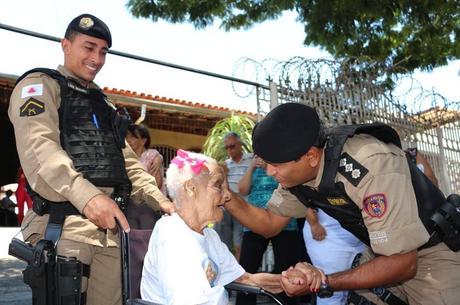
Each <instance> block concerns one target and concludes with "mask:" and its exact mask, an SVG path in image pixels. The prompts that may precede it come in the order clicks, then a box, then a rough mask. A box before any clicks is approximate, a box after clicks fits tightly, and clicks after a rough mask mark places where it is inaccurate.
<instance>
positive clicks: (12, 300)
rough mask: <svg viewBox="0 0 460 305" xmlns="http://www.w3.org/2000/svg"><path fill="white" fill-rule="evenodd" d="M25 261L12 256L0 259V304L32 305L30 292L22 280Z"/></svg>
mask: <svg viewBox="0 0 460 305" xmlns="http://www.w3.org/2000/svg"><path fill="white" fill-rule="evenodd" d="M25 268H26V263H24V262H22V261H20V260H17V259H14V258H11V259H9V258H2V259H0V305H32V293H31V291H30V288H29V286H27V285H26V284H24V282H23V281H22V270H24V269H25Z"/></svg>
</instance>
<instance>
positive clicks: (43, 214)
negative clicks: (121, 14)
mask: <svg viewBox="0 0 460 305" xmlns="http://www.w3.org/2000/svg"><path fill="white" fill-rule="evenodd" d="M111 45H112V38H111V34H110V31H109V28H108V27H107V25H106V24H105V23H104V22H102V21H101V20H99V19H98V18H96V17H95V16H92V15H89V14H83V15H81V16H78V17H76V18H75V19H73V20H72V21H71V22H70V24H69V26H68V28H67V30H66V32H65V38H64V39H62V41H61V46H62V50H63V52H64V65H63V66H59V67H58V68H57V70H51V69H43V68H38V69H34V70H31V71H29V72H26V73H25V74H24V75H23V76H21V77H20V78H19V80H18V83H17V85H16V87H15V89H14V91H13V94H12V96H11V101H10V106H9V112H8V113H9V117H10V119H11V122H12V123H13V125H14V130H15V136H16V143H17V149H18V153H19V157H20V161H21V166H22V168H23V169H24V173H25V175H26V177H27V180H28V183H29V185H30V191H31V193H32V198H33V200H34V206H33V211H31V210H29V212H28V214H27V215H26V217H25V219H24V222H23V224H22V229H23V235H24V240H26V241H27V242H30V243H31V244H32V245H37V244H38V245H37V247H38V248H39V249H35V250H34V251H35V252H34V253H35V254H36V253H38V256H37V257H32V260H31V265H33V266H32V267H37V266H39V265H40V261H43V257H40V255H42V254H43V253H48V254H49V253H50V252H52V251H53V250H54V249H53V245H54V244H53V243H51V246H50V244H49V242H48V243H43V240H51V241H53V242H57V245H56V249H55V251H56V253H57V256H56V259H57V261H56V262H51V263H53V264H54V263H55V264H56V266H54V267H55V269H56V270H57V271H56V274H55V275H49V277H51V278H53V277H54V276H56V278H55V279H54V280H51V282H52V283H51V284H52V288H53V289H51V293H55V294H56V297H54V296H53V297H50V296H49V295H48V296H47V297H42V295H41V294H43V293H44V292H43V291H38V290H39V289H36V290H35V291H34V287H40V285H41V283H43V281H46V280H47V279H44V278H43V272H40V270H39V269H37V268H36V269H33V268H32V271H31V272H29V273H28V275H27V280H28V281H29V282H32V283H31V286H32V290H33V297H34V304H41V303H38V300H48V302H50V301H49V300H52V301H53V302H54V304H78V305H79V304H85V303H86V304H90V305H101V304H121V267H120V250H119V249H118V248H117V243H118V242H117V241H118V238H117V235H116V232H115V231H114V230H109V229H114V228H115V225H116V223H115V219H117V220H118V222H119V223H120V224H121V227H122V228H123V229H124V230H125V231H129V225H128V223H127V221H126V218H125V216H124V214H123V212H122V210H123V209H124V208H125V205H126V203H127V199H128V197H129V196H130V193H131V196H133V197H134V199H135V201H137V202H147V204H148V205H149V206H151V207H152V208H153V209H157V210H159V209H160V208H161V209H162V210H164V211H165V212H168V213H169V212H172V211H173V210H174V207H173V205H172V204H171V203H170V202H169V200H168V199H167V198H166V197H165V196H164V195H163V194H162V193H161V191H160V190H159V189H158V187H157V186H156V183H155V179H154V178H153V177H152V176H150V175H149V174H147V173H146V172H145V171H144V170H143V168H142V166H141V165H140V163H139V162H138V160H137V157H136V155H135V154H134V152H133V151H132V150H131V148H130V147H129V146H125V139H124V136H125V134H126V128H127V126H128V124H129V120H128V117H129V116H127V115H126V114H123V113H120V112H118V111H117V110H116V109H115V107H114V106H113V105H112V104H110V102H109V101H108V100H107V98H106V96H105V95H104V94H103V92H102V90H101V89H100V88H99V87H98V86H97V85H96V84H95V83H94V82H93V80H94V78H95V77H96V75H97V73H98V72H99V71H100V70H101V68H102V67H103V66H104V63H105V58H106V54H107V51H108V49H109V48H110V47H111ZM39 241H40V242H39ZM26 256H27V255H26ZM42 256H43V255H42ZM45 260H46V259H45ZM29 267H31V266H29ZM34 270H35V271H34ZM37 270H38V271H37ZM42 271H43V270H42ZM25 280H26V275H25ZM53 291H54V292H53Z"/></svg>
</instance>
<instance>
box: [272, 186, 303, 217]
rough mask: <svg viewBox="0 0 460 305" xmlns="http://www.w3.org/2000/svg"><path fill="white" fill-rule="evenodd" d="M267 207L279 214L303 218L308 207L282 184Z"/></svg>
mask: <svg viewBox="0 0 460 305" xmlns="http://www.w3.org/2000/svg"><path fill="white" fill-rule="evenodd" d="M267 209H268V210H269V211H271V212H273V213H275V214H277V215H281V216H286V217H293V218H303V217H305V215H307V208H306V207H305V206H304V205H303V203H301V202H300V201H299V200H298V199H297V197H296V196H295V195H293V194H292V193H291V192H289V191H288V190H286V189H283V188H282V187H281V186H280V185H278V188H277V189H276V190H275V191H274V192H273V194H272V197H271V198H270V199H269V200H268V203H267Z"/></svg>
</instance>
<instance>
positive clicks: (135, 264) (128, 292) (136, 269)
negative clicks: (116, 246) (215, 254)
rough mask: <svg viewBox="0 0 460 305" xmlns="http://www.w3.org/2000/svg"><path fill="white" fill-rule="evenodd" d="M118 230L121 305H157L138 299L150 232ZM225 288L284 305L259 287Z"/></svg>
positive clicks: (235, 285) (233, 283)
mask: <svg viewBox="0 0 460 305" xmlns="http://www.w3.org/2000/svg"><path fill="white" fill-rule="evenodd" d="M118 229H119V232H120V249H121V264H122V268H121V269H122V300H123V305H159V304H155V303H152V302H148V301H144V300H142V299H140V281H141V277H142V267H143V263H144V257H145V254H146V253H147V249H148V243H149V240H150V235H151V234H152V230H138V229H131V231H130V233H126V232H124V231H123V230H122V229H121V227H119V228H118ZM225 288H226V289H227V290H230V291H235V292H240V293H245V294H255V295H261V296H266V297H268V298H270V299H272V300H273V302H274V303H276V304H278V305H284V302H283V300H282V299H281V298H279V297H278V296H276V295H274V294H272V293H271V292H268V291H266V290H264V289H263V288H260V287H255V286H250V285H246V284H241V283H236V282H232V283H230V284H228V285H226V286H225Z"/></svg>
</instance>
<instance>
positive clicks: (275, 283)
mask: <svg viewBox="0 0 460 305" xmlns="http://www.w3.org/2000/svg"><path fill="white" fill-rule="evenodd" d="M280 280H281V274H272V273H264V272H262V273H254V274H252V273H247V272H246V273H245V274H244V275H243V276H241V277H240V278H239V279H237V280H236V282H240V283H243V284H247V285H251V286H257V287H260V288H263V289H264V290H266V291H269V292H271V293H281V292H283V288H282V287H281V282H280Z"/></svg>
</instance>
